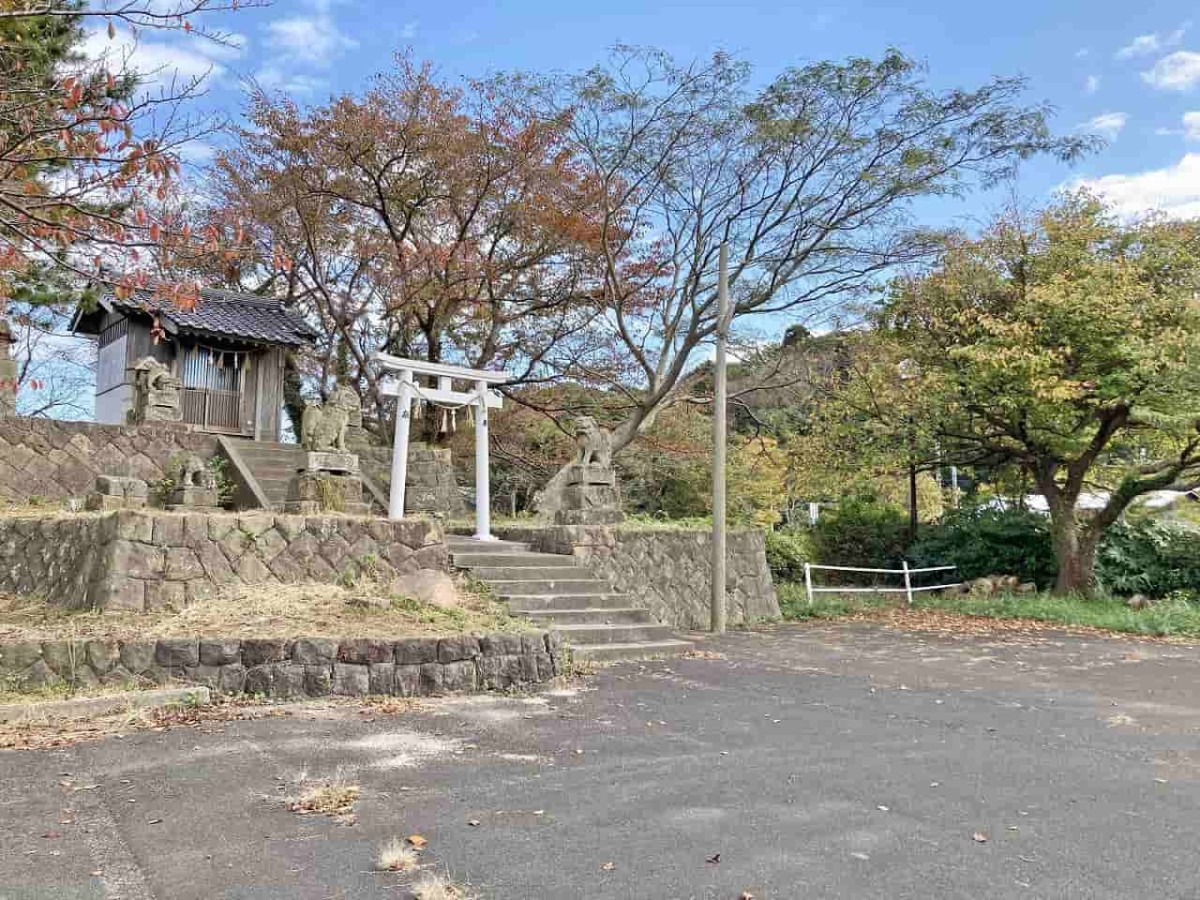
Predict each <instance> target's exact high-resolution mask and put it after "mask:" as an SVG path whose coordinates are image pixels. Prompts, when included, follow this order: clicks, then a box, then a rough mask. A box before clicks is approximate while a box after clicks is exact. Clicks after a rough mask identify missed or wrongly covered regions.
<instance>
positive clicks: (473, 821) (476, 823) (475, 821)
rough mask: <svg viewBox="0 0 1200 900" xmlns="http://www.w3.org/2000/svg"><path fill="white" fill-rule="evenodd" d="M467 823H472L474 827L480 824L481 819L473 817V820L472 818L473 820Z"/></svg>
mask: <svg viewBox="0 0 1200 900" xmlns="http://www.w3.org/2000/svg"><path fill="white" fill-rule="evenodd" d="M467 824H468V825H470V826H471V827H472V828H474V827H475V826H476V825H478V824H479V820H478V819H472V820H471V821H469V822H468V823H467Z"/></svg>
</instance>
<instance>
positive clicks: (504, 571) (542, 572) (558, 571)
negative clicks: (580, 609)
mask: <svg viewBox="0 0 1200 900" xmlns="http://www.w3.org/2000/svg"><path fill="white" fill-rule="evenodd" d="M471 574H472V575H474V576H475V577H476V578H478V579H480V580H482V581H493V580H495V581H554V580H558V581H561V580H563V579H574V578H580V577H583V578H587V577H588V573H587V569H584V568H583V567H582V566H472V567H471Z"/></svg>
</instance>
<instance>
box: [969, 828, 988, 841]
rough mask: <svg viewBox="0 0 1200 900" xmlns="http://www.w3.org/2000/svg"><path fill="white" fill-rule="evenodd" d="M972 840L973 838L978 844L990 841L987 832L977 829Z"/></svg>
mask: <svg viewBox="0 0 1200 900" xmlns="http://www.w3.org/2000/svg"><path fill="white" fill-rule="evenodd" d="M971 840H973V841H974V842H975V843H977V844H986V843H987V841H988V836H987V835H986V834H984V833H983V832H982V831H977V832H975V833H974V834H973V835H971Z"/></svg>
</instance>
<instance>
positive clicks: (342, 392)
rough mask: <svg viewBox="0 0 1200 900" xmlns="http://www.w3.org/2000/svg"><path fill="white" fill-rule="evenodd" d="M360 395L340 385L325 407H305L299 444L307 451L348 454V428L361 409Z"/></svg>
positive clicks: (301, 420)
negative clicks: (355, 411)
mask: <svg viewBox="0 0 1200 900" xmlns="http://www.w3.org/2000/svg"><path fill="white" fill-rule="evenodd" d="M359 403H360V401H359V399H358V394H356V393H355V392H354V390H353V389H352V388H348V387H346V386H345V385H341V386H339V387H338V388H336V389H335V390H334V392H333V396H331V397H330V398H329V400H328V401H326V402H325V403H324V404H323V405H312V406H306V407H304V415H303V416H302V417H301V419H300V444H301V446H303V447H304V449H305V450H314V451H330V450H336V451H337V452H338V453H345V452H346V426H347V425H349V423H350V416H351V414H352V413H353V412H354V410H355V409H357V408H358V406H359Z"/></svg>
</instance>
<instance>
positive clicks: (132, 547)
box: [0, 511, 449, 611]
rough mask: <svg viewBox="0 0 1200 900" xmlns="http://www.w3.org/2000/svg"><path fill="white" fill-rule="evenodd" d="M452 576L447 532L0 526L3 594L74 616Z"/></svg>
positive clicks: (257, 518)
mask: <svg viewBox="0 0 1200 900" xmlns="http://www.w3.org/2000/svg"><path fill="white" fill-rule="evenodd" d="M364 568H370V569H372V570H373V571H375V572H378V573H379V574H380V575H382V576H392V575H407V574H411V573H414V572H417V571H420V570H422V569H433V570H436V571H443V572H444V571H447V570H448V568H449V554H448V551H447V548H446V544H445V542H444V536H443V533H442V530H441V527H440V526H438V525H437V524H436V523H432V522H426V521H422V520H419V519H405V520H403V521H399V522H391V521H388V520H385V519H378V520H375V519H361V518H354V517H349V516H288V515H272V514H270V513H244V514H240V515H234V514H229V513H190V514H182V515H180V514H174V513H167V512H157V511H144V512H141V511H121V512H114V513H109V514H107V515H101V516H89V515H78V516H54V517H42V518H9V519H0V592H8V593H15V594H18V595H30V596H38V597H41V598H43V599H45V600H46V601H47V602H49V603H53V604H56V605H62V606H67V607H91V608H95V609H108V610H115V609H120V610H137V611H149V610H154V609H159V608H162V607H167V606H170V607H175V608H180V607H183V606H184V605H186V604H189V603H195V602H200V601H203V600H205V599H208V598H209V597H211V596H212V595H213V594H214V593H215V592H216V591H217V590H219V589H220V588H222V587H224V586H227V585H237V584H246V585H252V584H263V583H285V584H286V583H293V582H300V581H313V582H326V583H328V582H335V581H337V580H338V579H339V578H341V577H342V576H343V575H347V574H349V575H353V574H356V573H357V572H358V571H360V569H364Z"/></svg>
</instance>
